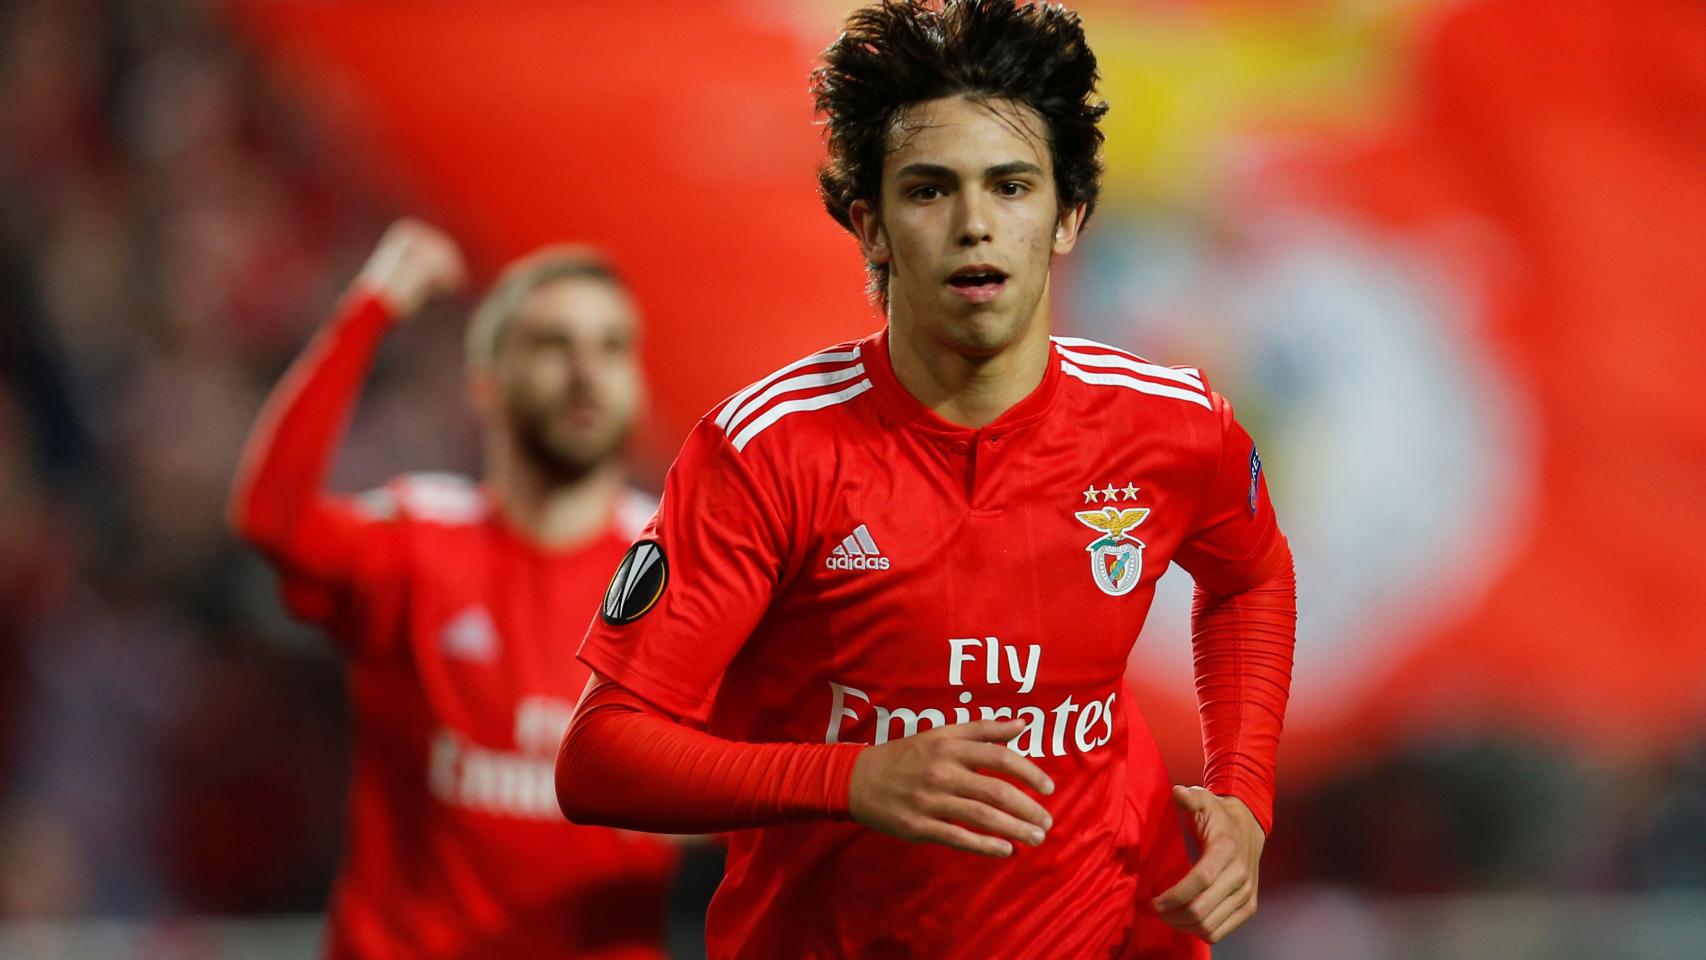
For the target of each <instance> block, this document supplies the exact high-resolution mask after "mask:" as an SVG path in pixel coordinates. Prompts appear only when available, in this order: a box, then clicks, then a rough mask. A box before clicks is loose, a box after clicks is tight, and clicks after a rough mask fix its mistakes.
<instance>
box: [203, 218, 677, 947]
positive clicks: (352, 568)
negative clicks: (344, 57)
mask: <svg viewBox="0 0 1706 960" xmlns="http://www.w3.org/2000/svg"><path fill="white" fill-rule="evenodd" d="M463 283H464V265H463V261H462V257H461V254H460V252H459V251H458V248H457V246H456V244H455V243H454V242H453V241H452V240H451V239H450V238H449V237H448V236H446V235H445V234H444V233H442V232H440V231H438V230H436V229H433V228H431V227H429V226H426V225H424V224H421V223H418V222H414V221H409V220H404V221H400V222H398V223H396V224H394V225H393V226H392V227H391V228H390V229H389V230H388V231H387V232H386V233H385V235H384V237H383V239H382V240H381V241H380V243H379V245H378V247H377V248H376V249H375V250H374V251H373V254H372V256H371V257H370V259H369V260H368V262H367V264H366V266H365V267H364V268H363V269H362V271H361V273H360V275H359V276H358V277H357V279H356V281H355V283H354V285H353V286H352V288H351V289H350V290H349V292H348V293H347V294H346V296H345V297H344V299H343V301H342V302H341V305H340V306H339V308H338V311H337V314H336V316H334V317H333V319H332V320H331V321H330V322H329V323H328V324H327V325H326V327H325V329H323V330H322V331H321V332H320V333H319V335H318V336H317V337H316V338H315V340H314V342H313V343H312V344H311V345H310V347H309V348H308V350H307V351H306V352H305V353H304V354H303V355H302V356H301V357H300V358H299V359H298V360H297V361H296V363H295V364H294V366H292V368H291V369H290V371H289V372H288V373H287V375H286V376H285V378H284V379H283V381H282V382H281V383H280V384H279V386H278V387H277V389H276V390H275V391H274V393H273V395H272V397H271V399H270V400H269V402H268V404H267V406H266V408H265V410H264V412H263V414H262V416H261V419H260V422H259V423H258V424H257V426H256V427H255V429H254V433H253V435H252V436H251V438H250V440H249V443H248V446H247V449H246V451H245V456H244V461H243V465H242V468H241V470H240V473H239V475H238V479H237V482H236V485H235V488H234V489H233V492H232V497H231V518H232V523H233V524H234V526H235V528H236V531H237V533H238V534H239V535H240V536H241V537H242V538H243V539H245V540H246V541H248V542H249V543H250V544H252V545H253V546H254V547H255V548H256V549H258V550H259V551H261V552H262V553H263V554H264V555H265V556H266V557H267V558H268V559H269V560H270V561H271V562H272V563H273V565H274V566H275V567H276V568H277V570H278V572H279V574H280V576H281V577H282V590H283V594H284V598H285V602H286V604H287V605H288V606H289V608H290V610H291V612H292V613H293V614H295V615H296V616H297V617H299V618H301V619H303V620H305V621H308V622H311V623H314V624H317V625H320V626H322V627H324V628H325V629H326V630H327V632H328V633H330V634H331V635H332V637H333V638H334V639H335V640H336V641H337V643H338V645H339V646H340V647H341V648H342V650H343V652H344V653H345V655H346V658H347V662H348V689H349V695H350V698H351V700H352V707H353V711H352V712H353V716H354V727H355V749H354V760H353V766H354V769H353V771H352V784H351V789H350V806H349V819H348V842H347V850H346V854H345V857H344V861H343V866H342V869H341V871H340V874H339V878H338V882H337V885H336V889H335V892H334V894H333V899H332V904H331V907H330V920H329V928H330V929H329V935H328V936H329V953H330V955H331V956H333V957H489V956H510V957H524V956H528V957H530V956H552V957H599V958H636V960H638V958H652V957H660V956H662V955H663V920H664V903H665V898H666V892H667V887H668V884H669V881H670V877H671V874H672V871H673V867H674V863H675V859H676V857H675V854H674V851H673V849H672V848H671V847H669V846H667V845H665V844H664V843H662V842H659V841H657V840H655V839H652V838H648V837H643V836H638V835H632V834H625V833H620V832H617V831H614V830H606V829H598V828H587V827H578V826H573V825H570V824H567V823H565V822H563V819H562V816H561V814H560V813H559V812H558V810H557V807H556V803H555V799H554V792H553V787H552V771H551V760H552V756H553V753H554V750H555V748H556V746H557V744H558V742H559V739H560V737H561V735H562V732H563V729H564V727H565V726H566V724H567V721H568V718H569V715H570V712H571V710H572V707H573V704H574V698H575V697H576V696H577V695H578V694H579V693H580V691H581V689H582V688H583V687H584V686H585V684H586V679H587V669H586V668H585V667H583V666H581V665H580V664H579V663H578V662H577V661H576V659H575V656H574V651H575V647H576V644H577V641H578V638H579V635H580V634H581V632H582V631H583V629H584V624H585V623H586V621H587V618H588V617H590V616H592V615H593V613H594V612H595V611H596V609H597V604H598V597H599V595H600V593H601V592H602V590H603V587H604V584H605V580H606V578H607V577H608V574H609V571H610V568H611V567H612V566H614V564H615V562H616V560H617V558H618V557H619V556H620V555H621V553H622V551H623V550H624V549H626V547H627V545H628V542H629V541H630V540H631V539H632V537H633V536H634V534H635V532H636V531H637V530H638V529H639V526H640V524H642V523H643V522H644V521H645V519H646V517H647V516H648V515H649V514H650V512H651V510H652V507H653V504H651V503H650V502H649V501H648V500H647V499H646V498H645V497H643V496H642V495H640V494H638V493H636V492H635V491H633V490H631V489H630V488H629V487H628V486H627V484H626V482H625V479H624V470H623V466H622V463H621V454H622V450H623V446H624V441H625V440H626V438H627V436H628V433H629V431H630V428H631V427H632V425H633V423H634V420H635V417H636V415H637V412H638V410H639V409H640V407H641V404H642V399H643V395H644V385H643V378H642V375H641V371H640V368H639V364H638V360H637V352H636V351H637V347H636V340H637V337H638V334H639V331H638V322H639V321H638V316H637V313H636V309H635V305H634V303H633V301H632V300H631V299H630V297H629V295H628V293H627V292H626V290H625V289H624V286H623V284H622V283H621V281H620V280H619V279H618V278H617V277H616V275H615V274H614V273H613V272H612V271H611V270H610V269H609V267H608V266H606V265H605V264H604V263H603V262H602V261H601V260H600V259H598V257H597V256H595V255H594V254H592V253H591V252H590V251H587V250H583V249H578V248H567V247H564V248H548V249H546V250H543V251H540V252H539V253H536V254H534V255H532V256H530V257H528V258H525V259H523V260H521V261H518V262H517V263H515V264H514V265H512V266H511V267H510V268H509V269H508V270H507V271H506V272H505V273H504V274H503V275H502V276H501V277H500V278H499V280H498V281H497V283H496V285H495V286H494V287H493V289H492V290H491V292H490V294H489V295H488V296H487V297H486V299H485V301H484V302H483V303H482V304H481V305H480V306H479V308H478V309H477V310H476V311H475V313H474V315H473V318H472V320H471V322H470V324H469V327H468V335H467V364H468V384H469V393H470V396H471V397H472V400H473V403H474V407H475V409H476V411H477V413H478V416H479V419H480V421H481V423H482V426H483V428H484V430H483V436H484V447H485V469H486V476H485V482H484V483H483V484H478V485H477V484H475V483H474V482H473V481H471V480H468V479H465V478H462V477H458V476H452V475H447V474H413V475H408V476H404V477H401V478H399V479H397V480H395V481H393V482H391V483H390V484H389V485H387V486H385V487H384V488H382V489H379V490H376V491H373V492H371V493H368V494H365V495H363V496H360V497H355V498H350V497H342V496H337V495H333V494H330V493H329V492H327V491H326V490H325V489H324V484H323V481H324V478H325V475H326V473H327V470H328V468H329V467H330V465H331V463H332V460H333V457H334V454H335V452H336V450H337V448H338V444H339V441H340V438H341V437H342V434H343V431H344V429H345V427H346V424H347V421H348V419H349V417H350V414H351V411H352V409H353V407H354V406H355V403H356V399H357V396H358V394H359V393H360V390H361V385H362V382H363V380H364V378H365V377H366V375H367V373H368V371H369V369H370V367H371V366H372V363H373V360H374V355H375V352H376V351H377V350H378V348H379V345H380V343H381V341H382V340H383V339H384V337H385V335H386V333H387V332H388V331H389V330H390V329H391V328H392V326H393V325H394V324H396V323H399V322H402V321H405V320H407V319H408V318H410V317H412V316H414V315H415V314H416V313H417V312H418V311H419V310H420V309H421V307H422V306H423V305H424V304H425V303H426V302H427V301H428V300H430V299H431V298H433V297H435V296H437V295H440V294H445V293H450V292H453V291H455V290H457V289H459V288H460V287H461V286H462V285H463Z"/></svg>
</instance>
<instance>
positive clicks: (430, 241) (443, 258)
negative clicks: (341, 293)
mask: <svg viewBox="0 0 1706 960" xmlns="http://www.w3.org/2000/svg"><path fill="white" fill-rule="evenodd" d="M466 278H467V268H466V267H465V266H464V264H463V262H462V252H461V251H460V250H458V249H457V247H456V241H454V240H452V239H450V235H449V234H446V233H445V232H444V231H442V230H439V229H438V228H436V227H431V226H428V225H427V224H425V223H422V222H421V221H419V220H413V219H409V218H406V217H405V218H404V219H402V220H398V221H397V222H396V223H393V224H391V226H390V227H389V228H387V229H386V231H385V235H384V236H383V237H381V238H380V239H379V245H378V246H377V247H374V248H373V255H372V256H370V257H368V258H367V264H366V265H365V266H363V267H362V268H361V274H360V275H359V276H357V277H356V281H355V282H356V285H357V286H358V287H361V288H362V289H364V290H367V291H369V292H371V293H373V294H375V295H377V296H378V297H379V298H380V299H381V300H384V301H385V304H386V305H387V306H389V307H390V308H391V311H392V312H393V313H394V314H395V315H396V316H397V317H399V318H405V317H410V316H413V315H414V314H415V313H416V312H418V311H419V310H420V308H421V307H423V306H425V305H426V303H427V301H428V300H431V299H432V298H433V297H436V296H439V295H441V294H446V293H454V292H455V291H457V290H459V289H461V287H462V284H463V282H464V281H465V280H466Z"/></svg>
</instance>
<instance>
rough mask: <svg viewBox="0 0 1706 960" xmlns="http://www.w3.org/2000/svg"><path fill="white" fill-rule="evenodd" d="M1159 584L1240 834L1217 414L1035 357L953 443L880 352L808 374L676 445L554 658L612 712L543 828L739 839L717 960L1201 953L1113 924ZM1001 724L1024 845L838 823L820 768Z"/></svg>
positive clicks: (710, 419) (1236, 711) (805, 364)
mask: <svg viewBox="0 0 1706 960" xmlns="http://www.w3.org/2000/svg"><path fill="white" fill-rule="evenodd" d="M1170 562H1177V563H1179V564H1180V565H1182V566H1183V567H1185V568H1186V569H1187V570H1188V571H1189V572H1190V573H1191V574H1192V575H1193V576H1195V578H1196V580H1197V582H1198V585H1199V587H1200V589H1201V591H1202V598H1201V600H1200V602H1199V604H1198V606H1197V610H1196V616H1195V626H1196V632H1195V638H1194V642H1195V647H1196V652H1197V661H1196V666H1197V671H1196V672H1197V677H1198V692H1199V697H1200V699H1201V701H1202V704H1203V732H1204V741H1205V747H1206V751H1207V759H1208V768H1207V784H1208V786H1209V787H1210V788H1211V789H1212V790H1214V791H1215V792H1216V793H1220V794H1227V795H1231V796H1235V797H1238V798H1239V799H1240V800H1242V801H1243V802H1244V803H1245V804H1246V805H1248V806H1249V808H1250V809H1251V811H1252V812H1253V813H1254V814H1255V815H1256V817H1257V819H1258V820H1259V821H1260V822H1261V823H1262V825H1263V826H1264V828H1265V827H1266V826H1267V825H1268V824H1269V823H1270V822H1271V816H1272V802H1273V769H1274V756H1275V748H1276V744H1277V739H1278V734H1279V729H1280V724H1281V720H1282V717H1283V713H1284V707H1285V701H1286V696H1287V691H1288V689H1289V681H1290V668H1291V653H1292V646H1293V639H1294V633H1295V620H1294V618H1295V600H1294V596H1293V583H1292V573H1291V557H1290V551H1289V550H1288V548H1287V546H1286V542H1285V538H1284V537H1283V536H1282V535H1281V534H1280V532H1279V528H1278V525H1277V523H1276V521H1275V519H1274V514H1273V508H1272V506H1271V504H1270V503H1269V500H1268V496H1267V490H1266V485H1265V482H1264V480H1263V477H1262V470H1261V461H1260V458H1259V457H1258V456H1257V454H1256V451H1255V447H1254V444H1253V443H1252V441H1251V439H1250V437H1249V435H1248V434H1246V433H1245V432H1244V430H1243V428H1242V427H1240V426H1239V425H1238V423H1237V422H1236V421H1235V420H1234V418H1233V416H1232V410H1231V407H1230V405H1229V404H1228V403H1227V402H1226V401H1225V400H1224V398H1222V397H1220V396H1219V395H1217V394H1215V393H1213V392H1212V391H1211V390H1209V388H1208V386H1207V384H1206V382H1205V380H1204V378H1203V377H1202V375H1201V374H1200V373H1199V372H1198V371H1196V370H1193V369H1188V368H1171V367H1163V366H1159V365H1156V364H1152V363H1149V362H1148V361H1145V360H1143V359H1141V358H1139V357H1136V356H1133V355H1131V354H1128V353H1125V352H1124V351H1120V350H1116V349H1114V348H1111V347H1107V346H1105V345H1102V344H1097V343H1093V342H1090V341H1083V340H1075V339H1070V338H1059V339H1057V340H1056V341H1055V342H1054V343H1053V344H1052V345H1051V346H1050V357H1049V364H1048V368H1047V373H1046V374H1045V376H1044V378H1043V381H1042V383H1041V384H1040V385H1039V386H1038V387H1037V388H1036V390H1035V391H1033V393H1032V394H1031V395H1030V396H1029V397H1027V398H1026V399H1025V400H1023V401H1022V402H1020V403H1019V404H1018V405H1017V406H1015V407H1014V408H1013V409H1011V410H1009V411H1008V412H1007V413H1006V414H1004V415H1002V416H1001V417H1000V418H999V419H997V420H996V421H995V422H993V423H991V424H989V425H988V426H986V427H983V428H981V429H975V430H973V429H965V428H962V427H959V426H956V425H954V424H951V423H948V422H946V421H944V420H942V419H941V418H940V417H937V416H936V415H935V414H933V413H931V412H930V411H929V410H927V409H925V408H924V407H923V406H922V405H921V404H920V403H918V401H917V400H916V399H914V398H913V397H912V396H911V395H910V394H909V393H907V391H906V390H905V388H904V387H903V386H901V384H900V383H899V382H898V381H897V380H896V378H895V376H894V373H893V371H892V369H891V368H890V366H889V361H888V344H887V340H886V333H878V334H876V335H873V336H872V337H869V338H867V339H865V340H863V341H859V342H854V343H847V344H842V345H839V346H836V347H831V348H829V349H828V350H825V351H823V352H820V353H817V354H814V355H812V356H810V357H807V358H805V359H803V360H801V361H799V362H797V363H795V364H792V365H790V366H788V367H785V368H783V369H782V370H780V371H778V372H777V373H775V374H773V375H772V376H770V377H768V378H765V379H764V380H761V381H759V382H758V383H755V384H753V385H752V386H750V387H748V388H747V389H745V390H742V391H740V392H739V393H737V394H735V395H734V396H733V397H732V398H730V399H729V400H727V401H726V402H724V403H723V404H721V405H720V406H718V407H717V408H716V410H714V411H713V412H712V413H711V414H710V415H708V416H707V417H706V418H705V419H704V420H703V421H701V422H700V424H699V425H698V427H697V428H696V429H695V431H694V433H693V435H692V436H691V437H690V438H689V439H688V441H687V445H686V446H685V447H684V449H683V450H682V453H681V456H680V458H679V459H678V460H677V461H676V464H675V466H674V467H673V468H672V470H671V472H670V477H669V480H668V481H667V483H666V486H665V490H664V498H663V503H662V506H661V508H660V509H659V511H658V514H657V516H656V517H655V518H654V520H653V521H652V522H651V524H650V525H648V527H647V529H646V531H645V532H644V533H643V534H642V536H641V539H640V541H639V542H637V543H636V544H635V546H634V547H633V548H632V549H631V550H630V551H629V553H628V555H627V556H626V557H625V558H624V560H623V561H622V564H621V565H620V566H619V567H618V568H617V572H616V575H615V578H614V579H613V580H612V582H611V584H610V588H609V590H608V592H607V593H606V596H605V600H604V605H603V607H602V608H601V616H600V619H599V620H598V621H596V622H595V623H594V625H593V629H592V631H591V633H590V634H589V635H588V637H587V640H586V643H585V645H584V646H583V647H582V650H581V657H582V658H583V659H584V660H586V661H587V662H588V663H589V664H590V665H591V666H592V667H593V668H595V669H596V670H597V671H598V672H599V673H600V674H602V675H603V676H605V677H607V678H609V679H610V680H611V681H613V684H614V687H603V688H601V689H600V691H599V692H597V693H595V694H594V695H593V696H592V697H590V698H589V699H588V701H587V702H586V703H585V704H583V713H582V715H581V716H580V717H579V718H577V720H576V723H575V726H574V728H573V729H572V730H571V731H570V734H569V737H568V739H567V740H566V741H565V744H564V749H563V755H562V757H561V759H560V761H559V773H560V774H561V775H562V781H561V782H560V783H559V794H560V796H561V798H562V800H563V803H564V807H565V809H566V810H568V811H570V812H571V813H572V814H573V815H575V816H577V817H580V818H581V819H586V820H589V821H591V822H606V823H623V824H633V825H641V826H645V827H647V828H651V829H706V828H713V827H715V828H735V827H758V828H759V829H756V830H750V831H743V832H740V833H736V834H735V835H734V836H733V837H732V839H731V844H730V854H729V866H728V872H727V876H726V879H725V881H724V883H723V886H722V887H721V888H720V889H719V891H718V894H717V897H716V899H715V900H714V901H713V902H712V905H711V915H710V917H709V920H708V931H707V932H708V942H709V946H710V950H711V953H712V956H713V957H717V958H737V957H738V958H747V957H750V958H763V957H774V956H789V957H813V958H819V957H822V958H829V957H843V956H876V955H881V956H920V957H923V956H928V957H936V958H982V957H995V956H999V957H1003V958H1031V957H1035V958H1043V957H1048V958H1052V957H1068V956H1070V957H1089V956H1097V957H1109V956H1113V957H1136V956H1144V957H1169V958H1171V957H1180V956H1191V955H1193V954H1197V953H1200V952H1202V951H1203V949H1204V948H1203V945H1202V944H1201V942H1200V941H1194V942H1193V941H1191V940H1190V938H1187V937H1184V936H1183V935H1177V934H1173V933H1172V932H1171V931H1169V930H1167V928H1165V927H1164V926H1162V925H1161V924H1160V923H1159V921H1157V920H1155V919H1154V917H1153V914H1152V913H1149V912H1148V911H1147V910H1146V909H1145V908H1146V907H1147V903H1148V899H1149V898H1150V897H1152V896H1153V895H1154V894H1155V893H1158V892H1159V891H1160V890H1162V889H1165V887H1166V886H1168V885H1170V884H1171V883H1172V882H1173V881H1176V880H1177V879H1178V877H1179V876H1180V875H1182V873H1183V867H1184V856H1183V841H1182V838H1181V834H1180V828H1179V826H1178V823H1177V820H1176V819H1174V818H1173V817H1171V816H1170V813H1171V810H1170V804H1169V802H1168V800H1167V792H1168V786H1167V777H1166V773H1165V771H1164V770H1163V769H1162V768H1161V764H1160V759H1159V755H1158V753H1157V752H1156V751H1155V750H1154V745H1153V742H1152V739H1151V738H1150V735H1149V732H1148V730H1147V728H1146V727H1145V726H1144V724H1143V723H1142V721H1141V714H1140V712H1139V711H1138V710H1137V709H1136V708H1135V705H1133V704H1131V703H1129V694H1128V692H1127V690H1126V688H1125V686H1124V684H1123V682H1122V681H1123V677H1124V672H1125V669H1126V663H1127V658H1128V655H1129V653H1130V651H1131V647H1132V644H1133V643H1134V642H1135V641H1136V639H1137V636H1138V633H1139V631H1140V630H1141V628H1142V625H1143V622H1144V618H1145V616H1146V615H1147V613H1148V608H1149V603H1150V600H1151V598H1152V597H1153V593H1154V585H1155V581H1156V579H1157V578H1158V577H1159V576H1160V575H1161V573H1162V571H1163V570H1164V569H1165V568H1166V567H1167V565H1168V563H1170ZM670 718H674V719H678V720H685V721H689V722H690V723H694V724H704V725H705V726H706V731H707V732H706V733H705V734H700V733H696V732H695V731H692V730H688V729H685V728H684V727H682V726H680V725H678V724H675V723H673V722H671V719H670ZM1005 718H1014V719H1019V720H1023V721H1025V726H1024V729H1023V730H1022V732H1021V733H1020V734H1019V735H1018V736H1017V737H1016V738H1015V739H1014V740H1013V742H1012V743H1011V744H1010V745H1009V746H1010V747H1011V748H1012V749H1014V750H1016V751H1018V752H1020V753H1022V754H1024V755H1025V756H1027V757H1030V758H1032V759H1033V760H1034V761H1035V762H1036V763H1037V764H1038V765H1039V766H1040V767H1041V768H1042V769H1043V770H1044V772H1045V773H1047V774H1048V775H1049V777H1050V778H1051V779H1052V780H1053V781H1054V783H1055V784H1056V790H1055V792H1054V793H1053V794H1052V795H1050V796H1049V797H1047V798H1044V799H1043V800H1042V802H1043V805H1044V806H1045V807H1047V808H1048V809H1049V811H1050V813H1051V815H1052V817H1053V820H1054V825H1053V828H1052V829H1051V830H1050V831H1049V834H1048V837H1047V839H1046V840H1045V841H1044V843H1043V844H1042V845H1041V846H1039V847H1036V848H1034V849H1033V848H1028V847H1023V846H1020V847H1018V848H1016V849H1015V851H1014V853H1013V855H1012V856H1010V857H1008V858H1005V859H1000V860H989V859H985V858H981V857H977V856H975V855H972V854H967V853H964V852H961V851H957V850H952V849H949V848H946V847H942V846H938V845H934V844H918V843H909V842H906V841H903V840H899V839H896V838H894V837H890V836H887V835H884V834H881V833H878V832H875V831H872V830H868V829H866V828H864V827H862V826H860V825H858V824H854V823H848V822H846V813H847V811H846V804H847V797H846V786H845V784H846V782H847V778H848V776H849V774H850V771H851V765H852V763H853V759H854V756H855V754H856V751H857V749H858V748H857V747H852V746H850V745H852V744H880V743H884V742H886V741H888V740H891V739H895V738H899V737H905V736H910V735H912V734H915V733H917V732H919V731H921V730H926V729H930V728H933V727H939V726H942V725H945V724H950V723H956V722H962V723H963V722H966V721H969V720H979V719H981V720H988V719H1005ZM600 728H603V731H604V732H603V733H602V734H599V733H595V731H598V730H600ZM607 776H608V779H607V778H606V777H607ZM594 777H596V778H597V780H598V782H599V783H600V786H599V788H598V789H596V790H595V789H591V788H590V785H591V783H592V782H593V780H592V779H591V778H594ZM1168 874H1170V875H1168Z"/></svg>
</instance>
